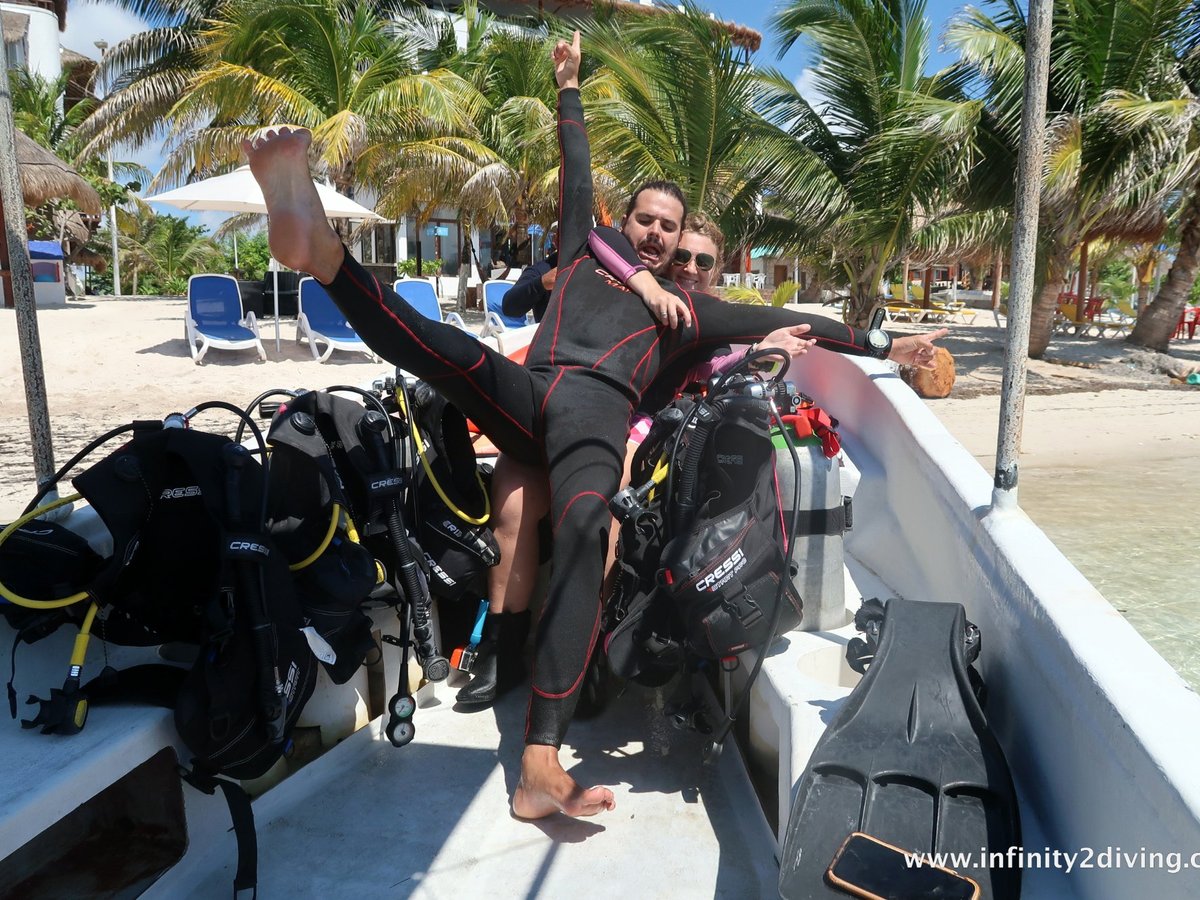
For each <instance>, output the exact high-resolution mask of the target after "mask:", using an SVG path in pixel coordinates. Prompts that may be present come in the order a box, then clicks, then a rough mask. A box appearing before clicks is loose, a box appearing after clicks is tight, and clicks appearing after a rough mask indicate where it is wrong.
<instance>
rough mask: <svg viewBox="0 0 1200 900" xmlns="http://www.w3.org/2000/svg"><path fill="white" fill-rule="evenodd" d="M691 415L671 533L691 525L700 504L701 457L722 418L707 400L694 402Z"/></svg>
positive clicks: (680, 532) (682, 531)
mask: <svg viewBox="0 0 1200 900" xmlns="http://www.w3.org/2000/svg"><path fill="white" fill-rule="evenodd" d="M692 415H693V418H694V420H695V422H696V425H695V427H694V428H693V429H692V433H691V434H690V435H689V436H688V444H687V449H685V450H684V457H683V465H682V467H681V468H680V470H679V486H678V488H677V493H676V494H675V500H674V503H673V504H672V505H673V507H674V508H673V509H672V511H671V514H672V534H685V533H686V532H687V530H688V528H689V527H690V525H691V519H692V516H694V515H695V512H696V507H697V505H698V504H699V499H698V498H697V496H696V487H697V484H698V483H699V479H700V461H701V457H702V456H703V455H704V451H705V449H706V448H707V447H708V439H709V437H710V436H711V435H712V430H713V428H714V427H715V426H716V424H717V422H719V421H720V420H721V416H720V414H719V413H718V412H717V411H716V410H715V409H713V406H712V404H710V403H708V402H707V401H701V402H700V403H697V404H696V407H695V409H693V410H692Z"/></svg>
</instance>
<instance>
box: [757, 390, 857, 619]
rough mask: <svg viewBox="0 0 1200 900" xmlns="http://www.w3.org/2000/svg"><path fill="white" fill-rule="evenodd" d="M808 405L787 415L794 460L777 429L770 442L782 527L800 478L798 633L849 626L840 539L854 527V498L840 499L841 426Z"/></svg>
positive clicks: (795, 566)
mask: <svg viewBox="0 0 1200 900" xmlns="http://www.w3.org/2000/svg"><path fill="white" fill-rule="evenodd" d="M805 400H806V401H807V404H808V405H807V406H805V407H804V408H802V409H801V410H799V411H798V414H797V415H787V416H784V423H785V426H786V427H788V428H790V429H791V435H792V440H793V442H794V444H795V447H796V459H795V460H793V458H792V455H791V454H790V453H789V452H788V450H787V445H786V444H785V443H784V440H783V435H782V434H780V432H779V429H778V427H777V428H775V429H774V430H773V432H772V435H771V438H772V441H773V443H774V444H775V477H776V480H777V482H778V486H779V499H780V505H781V507H782V510H783V521H784V522H791V521H792V509H793V505H794V504H793V497H794V490H793V489H794V486H795V484H796V481H797V478H798V479H799V482H800V517H799V527H798V528H797V530H796V534H795V535H794V537H793V540H794V541H795V542H796V546H795V552H794V553H791V554H790V557H791V564H790V571H791V573H792V584H793V586H794V587H795V588H796V593H798V594H799V595H800V596H801V597H803V598H804V619H803V621H802V622H801V624H800V628H801V630H803V631H828V630H830V629H833V628H840V627H841V626H842V625H844V624H846V585H845V572H844V570H843V559H844V554H843V547H842V536H843V533H844V532H845V531H846V530H847V529H848V528H849V527H850V525H851V515H850V499H849V498H848V497H846V498H843V497H842V479H841V461H840V459H839V458H838V455H837V454H838V446H839V445H838V442H837V434H836V432H834V431H833V428H835V427H836V426H837V422H836V421H835V420H833V419H830V418H829V416H827V415H826V414H825V413H824V412H823V411H822V410H821V409H820V408H818V407H815V406H812V402H811V401H810V400H807V398H805ZM797 462H799V469H798V470H797V468H796V463H797ZM789 549H790V548H789Z"/></svg>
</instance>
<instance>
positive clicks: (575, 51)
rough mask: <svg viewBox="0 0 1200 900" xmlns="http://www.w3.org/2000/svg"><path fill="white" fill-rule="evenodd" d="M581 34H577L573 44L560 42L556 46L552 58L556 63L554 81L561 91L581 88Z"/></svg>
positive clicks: (551, 54) (572, 41)
mask: <svg viewBox="0 0 1200 900" xmlns="http://www.w3.org/2000/svg"><path fill="white" fill-rule="evenodd" d="M581 55H582V54H581V53H580V51H579V32H578V31H576V32H575V36H574V37H573V38H572V40H571V43H569V44H568V43H567V42H566V41H559V42H558V43H557V44H555V45H554V50H553V51H551V53H550V58H551V59H552V60H553V61H554V79H555V80H556V81H557V82H558V88H559V90H562V89H563V88H577V87H579V60H580V58H581Z"/></svg>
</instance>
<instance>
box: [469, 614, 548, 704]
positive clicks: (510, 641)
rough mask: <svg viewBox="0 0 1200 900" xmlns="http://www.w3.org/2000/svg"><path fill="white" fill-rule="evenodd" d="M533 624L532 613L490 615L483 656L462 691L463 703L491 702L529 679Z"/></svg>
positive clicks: (486, 625)
mask: <svg viewBox="0 0 1200 900" xmlns="http://www.w3.org/2000/svg"><path fill="white" fill-rule="evenodd" d="M531 621H532V616H531V614H530V612H529V610H525V611H524V612H519V613H507V612H505V613H488V614H487V618H486V619H485V620H484V623H483V640H481V641H480V642H479V651H478V652H479V655H478V656H476V657H475V664H474V665H473V666H471V673H472V674H471V683H470V684H468V685H467V686H466V687H464V688H463V689H462V690H461V691H459V692H458V697H457V700H458V702H459V703H463V704H469V705H475V704H481V703H491V702H492V701H493V700H495V699H496V698H497V697H499V696H500V695H501V694H503V693H506V692H507V691H510V690H512V689H513V688H514V687H516V686H517V685H519V684H520V683H521V682H522V681H524V680H525V675H526V671H525V658H524V654H523V651H524V649H525V642H526V641H527V640H528V639H529V624H530V622H531Z"/></svg>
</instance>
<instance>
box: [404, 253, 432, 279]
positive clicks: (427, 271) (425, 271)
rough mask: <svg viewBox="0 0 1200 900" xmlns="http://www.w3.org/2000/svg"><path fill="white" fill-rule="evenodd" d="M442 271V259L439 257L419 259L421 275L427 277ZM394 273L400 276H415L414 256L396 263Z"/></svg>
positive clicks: (415, 263) (415, 264)
mask: <svg viewBox="0 0 1200 900" xmlns="http://www.w3.org/2000/svg"><path fill="white" fill-rule="evenodd" d="M441 271H442V261H441V260H440V259H423V260H421V276H420V277H424V278H428V277H429V276H431V275H437V274H438V273H439V272H441ZM396 275H397V276H398V277H400V278H413V277H417V261H416V259H414V258H411V257H410V258H409V259H402V260H400V261H399V262H398V263H396Z"/></svg>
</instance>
